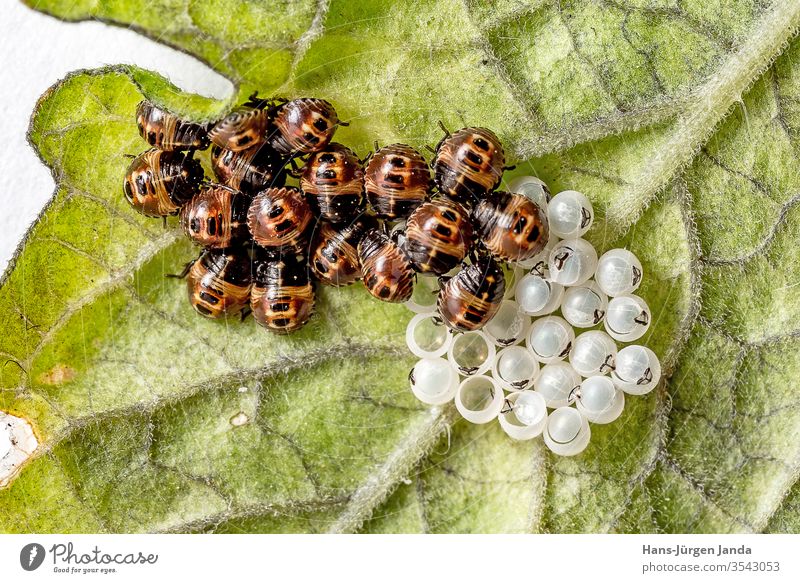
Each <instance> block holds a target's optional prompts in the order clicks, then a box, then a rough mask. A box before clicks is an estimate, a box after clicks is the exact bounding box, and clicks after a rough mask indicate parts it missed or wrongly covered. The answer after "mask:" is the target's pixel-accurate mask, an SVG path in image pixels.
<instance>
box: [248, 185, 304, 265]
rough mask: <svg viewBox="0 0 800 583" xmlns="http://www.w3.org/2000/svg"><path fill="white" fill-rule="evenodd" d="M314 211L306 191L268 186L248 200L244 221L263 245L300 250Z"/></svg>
mask: <svg viewBox="0 0 800 583" xmlns="http://www.w3.org/2000/svg"><path fill="white" fill-rule="evenodd" d="M313 219H314V215H313V214H312V212H311V207H310V206H309V204H308V202H307V200H306V197H305V195H304V194H303V193H302V192H301V191H300V190H298V189H297V188H292V187H282V188H267V189H266V190H262V191H261V192H259V193H258V194H257V195H256V197H255V198H254V199H253V202H252V203H251V204H250V210H249V211H248V213H247V225H248V227H249V228H250V233H251V234H252V236H253V240H254V241H255V242H256V243H258V244H259V245H261V246H262V247H289V248H291V249H294V250H301V249H302V248H303V247H304V246H305V244H306V243H307V237H308V231H309V229H310V227H311V224H312V220H313Z"/></svg>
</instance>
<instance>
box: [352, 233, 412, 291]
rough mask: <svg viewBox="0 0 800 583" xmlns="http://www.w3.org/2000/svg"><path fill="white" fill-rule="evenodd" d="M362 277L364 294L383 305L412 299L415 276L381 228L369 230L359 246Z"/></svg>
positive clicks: (402, 255) (408, 262)
mask: <svg viewBox="0 0 800 583" xmlns="http://www.w3.org/2000/svg"><path fill="white" fill-rule="evenodd" d="M358 259H359V261H360V263H361V275H362V277H363V279H364V285H365V286H366V288H367V291H369V293H371V294H372V295H373V296H374V297H376V298H378V299H379V300H383V301H384V302H404V301H406V300H408V299H409V298H410V297H411V292H412V291H413V289H414V278H415V277H416V274H415V273H414V269H413V268H412V266H411V262H410V261H409V260H408V258H407V257H406V255H405V253H403V251H402V249H400V247H399V246H398V245H397V243H396V242H395V241H394V240H393V239H392V238H391V237H390V236H389V235H387V234H386V233H385V232H384V231H383V230H381V229H372V230H371V231H369V232H368V233H367V234H366V235H364V238H363V239H361V242H360V243H359V244H358Z"/></svg>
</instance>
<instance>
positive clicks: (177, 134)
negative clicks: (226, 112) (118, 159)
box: [136, 100, 209, 151]
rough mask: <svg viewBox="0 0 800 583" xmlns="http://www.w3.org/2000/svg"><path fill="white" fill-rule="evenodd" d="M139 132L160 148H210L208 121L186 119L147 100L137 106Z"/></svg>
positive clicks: (149, 142)
mask: <svg viewBox="0 0 800 583" xmlns="http://www.w3.org/2000/svg"><path fill="white" fill-rule="evenodd" d="M136 126H137V127H138V128H139V134H140V135H141V136H142V138H144V140H145V141H146V142H147V143H148V144H150V145H151V146H153V147H155V148H158V149H159V150H169V151H173V150H205V149H206V148H208V145H209V140H208V126H209V124H207V123H196V122H191V121H185V120H182V119H181V118H179V117H178V116H177V115H175V114H174V113H170V112H168V111H166V110H165V109H162V108H160V107H157V106H155V105H153V104H152V103H150V102H149V101H147V100H144V101H141V102H140V103H139V105H137V106H136Z"/></svg>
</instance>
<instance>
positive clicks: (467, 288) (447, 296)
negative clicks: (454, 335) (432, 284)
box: [436, 256, 506, 332]
mask: <svg viewBox="0 0 800 583" xmlns="http://www.w3.org/2000/svg"><path fill="white" fill-rule="evenodd" d="M505 291H506V283H505V276H504V275H503V269H502V268H501V267H500V265H498V264H497V262H496V261H495V260H494V259H492V258H491V257H488V256H484V257H480V258H476V260H475V261H474V262H473V263H472V264H470V265H466V266H465V267H464V268H463V269H461V271H459V272H458V273H457V274H455V275H454V276H453V277H451V278H449V279H448V280H447V281H446V282H444V283H443V285H442V287H441V289H440V290H439V297H438V298H437V300H436V308H437V310H438V313H439V316H440V317H441V318H442V320H443V321H444V323H445V324H447V326H449V327H450V328H452V329H453V330H455V331H458V332H471V331H473V330H480V329H481V328H483V327H484V326H485V325H486V323H487V322H488V321H489V320H491V319H492V318H493V317H494V315H495V314H496V313H497V311H498V310H499V309H500V304H501V303H502V301H503V295H504V294H505Z"/></svg>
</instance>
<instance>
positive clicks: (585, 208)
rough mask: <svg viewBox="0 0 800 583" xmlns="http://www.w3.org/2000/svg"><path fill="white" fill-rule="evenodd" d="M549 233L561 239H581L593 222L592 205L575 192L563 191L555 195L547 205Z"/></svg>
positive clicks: (581, 194) (582, 195) (584, 197)
mask: <svg viewBox="0 0 800 583" xmlns="http://www.w3.org/2000/svg"><path fill="white" fill-rule="evenodd" d="M547 221H548V223H549V224H550V231H551V232H552V233H553V234H554V235H555V236H556V237H560V238H562V239H576V238H578V237H582V236H583V235H584V233H586V231H588V230H589V228H590V227H591V226H592V222H594V209H593V208H592V203H591V202H589V199H588V198H586V196H585V195H584V194H583V193H580V192H578V191H577V190H565V191H564V192H559V193H558V194H557V195H555V196H554V197H553V198H552V199H551V200H550V202H549V203H548V205H547Z"/></svg>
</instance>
